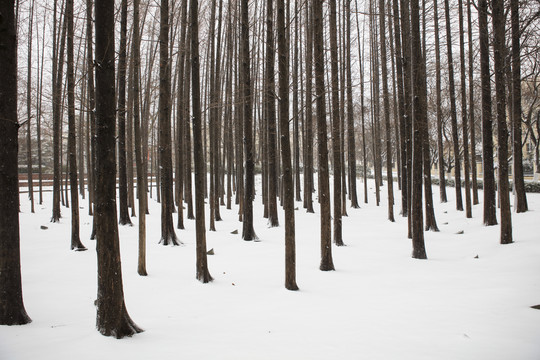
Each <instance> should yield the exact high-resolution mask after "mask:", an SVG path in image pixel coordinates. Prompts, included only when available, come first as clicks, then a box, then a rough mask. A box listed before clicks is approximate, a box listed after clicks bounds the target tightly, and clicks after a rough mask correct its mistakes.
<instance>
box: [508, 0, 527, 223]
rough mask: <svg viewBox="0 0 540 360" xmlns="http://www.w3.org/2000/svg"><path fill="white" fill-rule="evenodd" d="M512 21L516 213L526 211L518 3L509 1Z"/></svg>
mask: <svg viewBox="0 0 540 360" xmlns="http://www.w3.org/2000/svg"><path fill="white" fill-rule="evenodd" d="M510 10H511V21H512V84H513V89H512V111H513V116H512V117H513V121H512V143H513V146H512V148H513V153H512V159H513V160H514V161H513V166H512V170H513V173H514V174H513V175H514V176H513V183H514V189H515V191H516V196H515V198H514V209H515V211H516V212H517V213H521V212H525V211H527V210H528V206H527V196H526V194H525V182H524V180H523V150H522V143H521V117H522V116H521V57H520V56H521V55H520V52H521V47H520V28H519V27H520V24H519V1H517V0H511V1H510Z"/></svg>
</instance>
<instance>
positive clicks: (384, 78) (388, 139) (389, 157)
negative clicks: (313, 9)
mask: <svg viewBox="0 0 540 360" xmlns="http://www.w3.org/2000/svg"><path fill="white" fill-rule="evenodd" d="M384 9H385V7H384V0H379V26H380V29H379V34H380V42H381V70H382V71H381V72H382V86H383V107H384V125H385V129H386V131H385V143H386V179H387V180H386V182H387V188H388V220H390V221H391V222H394V221H395V220H394V185H393V184H394V180H393V175H392V145H391V141H392V139H391V128H390V99H389V95H388V69H387V67H386V61H387V54H386V23H385V18H386V14H385V12H384Z"/></svg>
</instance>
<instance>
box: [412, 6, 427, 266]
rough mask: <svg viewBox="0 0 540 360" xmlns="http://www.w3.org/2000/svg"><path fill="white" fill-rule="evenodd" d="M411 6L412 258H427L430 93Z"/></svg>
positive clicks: (416, 11)
mask: <svg viewBox="0 0 540 360" xmlns="http://www.w3.org/2000/svg"><path fill="white" fill-rule="evenodd" d="M410 4H411V53H412V58H411V60H412V64H411V65H412V66H411V68H412V78H413V87H412V88H413V94H412V95H413V117H414V122H413V134H414V136H413V153H412V165H413V166H412V204H411V219H412V221H411V225H412V226H411V228H412V243H413V253H412V257H413V258H415V259H427V255H426V247H425V244H424V229H423V224H422V223H423V214H422V167H423V165H422V146H423V144H422V143H423V140H422V138H421V137H422V134H423V130H422V127H423V126H425V125H426V124H427V90H426V71H425V60H424V56H423V54H422V48H421V42H420V19H419V6H418V0H410Z"/></svg>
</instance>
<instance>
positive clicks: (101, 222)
mask: <svg viewBox="0 0 540 360" xmlns="http://www.w3.org/2000/svg"><path fill="white" fill-rule="evenodd" d="M95 7H96V19H95V26H96V90H97V91H96V93H97V94H96V100H97V101H96V104H97V109H96V110H97V117H96V138H97V139H96V169H98V170H97V171H96V173H97V174H96V214H95V217H96V233H97V234H96V235H97V260H98V294H97V300H96V306H97V319H96V327H97V329H98V331H99V332H100V333H101V334H103V335H105V336H114V337H116V338H123V337H124V336H131V335H134V334H136V333H139V332H141V331H142V329H140V328H139V327H138V326H137V325H136V324H135V323H134V322H133V320H131V318H130V317H129V314H128V312H127V309H126V305H125V303H124V291H123V286H122V268H121V261H120V245H119V239H118V224H117V222H116V196H115V195H116V189H115V188H116V184H115V183H116V179H115V177H114V176H111V174H114V173H115V171H116V164H115V162H116V161H115V139H114V136H115V118H116V116H115V93H114V92H115V91H114V55H115V54H114V3H113V2H111V1H107V0H96V1H95Z"/></svg>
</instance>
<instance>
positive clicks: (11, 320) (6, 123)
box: [0, 0, 32, 325]
mask: <svg viewBox="0 0 540 360" xmlns="http://www.w3.org/2000/svg"><path fill="white" fill-rule="evenodd" d="M14 10H15V6H14V1H13V0H7V1H2V2H0V14H2V17H1V18H0V76H1V79H2V81H0V95H1V98H2V101H0V116H1V117H2V119H3V121H0V132H1V134H2V136H0V196H1V198H2V201H1V202H0V238H1V239H2V241H1V242H0V294H2V296H0V324H1V325H23V324H27V323H29V322H31V321H32V320H31V319H30V317H29V316H28V314H27V313H26V310H25V308H24V303H23V297H22V280H21V253H20V237H19V177H18V169H17V157H18V145H19V144H18V143H19V139H18V130H19V124H18V119H17V35H16V20H15V11H14Z"/></svg>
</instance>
